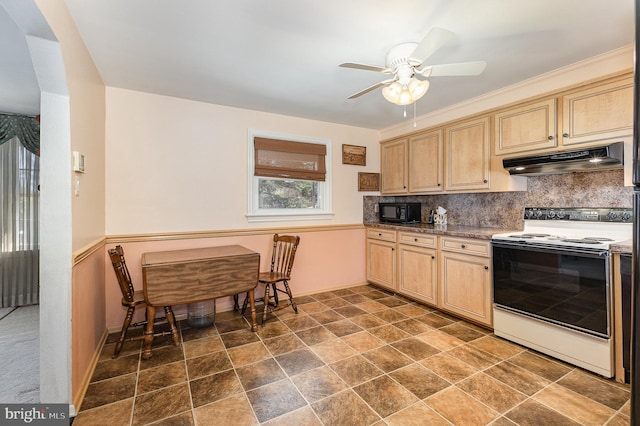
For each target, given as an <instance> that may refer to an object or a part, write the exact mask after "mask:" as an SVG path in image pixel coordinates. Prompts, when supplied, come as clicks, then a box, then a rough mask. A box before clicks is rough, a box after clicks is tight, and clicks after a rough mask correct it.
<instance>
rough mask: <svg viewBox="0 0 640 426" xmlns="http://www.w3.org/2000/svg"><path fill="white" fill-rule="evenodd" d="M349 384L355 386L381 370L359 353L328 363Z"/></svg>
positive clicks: (376, 374)
mask: <svg viewBox="0 0 640 426" xmlns="http://www.w3.org/2000/svg"><path fill="white" fill-rule="evenodd" d="M329 367H331V368H332V369H333V371H335V372H336V374H337V375H338V376H340V377H341V378H342V380H344V381H345V382H346V383H347V384H348V385H349V386H355V385H358V384H360V383H362V382H365V381H367V380H370V379H373V378H374V377H378V376H380V375H381V374H383V371H382V370H380V369H379V368H378V367H376V366H375V365H373V364H372V363H370V362H369V361H368V360H367V359H366V358H364V357H362V356H361V355H356V356H353V357H351V358H346V359H343V360H341V361H338V362H334V363H333V364H331V365H329Z"/></svg>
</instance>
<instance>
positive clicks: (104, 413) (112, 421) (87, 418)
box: [73, 397, 133, 426]
mask: <svg viewBox="0 0 640 426" xmlns="http://www.w3.org/2000/svg"><path fill="white" fill-rule="evenodd" d="M132 408H133V397H132V398H127V399H124V400H121V401H117V402H114V403H111V404H107V405H101V406H99V407H96V408H92V409H85V406H84V403H83V404H82V411H80V413H78V415H77V416H76V417H75V418H74V419H73V424H74V425H75V426H96V425H110V426H120V425H122V426H126V425H129V424H131V409H132Z"/></svg>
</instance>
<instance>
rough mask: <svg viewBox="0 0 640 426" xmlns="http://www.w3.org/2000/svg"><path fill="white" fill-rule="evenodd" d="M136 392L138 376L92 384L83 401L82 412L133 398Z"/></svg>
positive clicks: (122, 377)
mask: <svg viewBox="0 0 640 426" xmlns="http://www.w3.org/2000/svg"><path fill="white" fill-rule="evenodd" d="M135 392H136V375H135V374H134V373H132V374H127V375H125V376H117V377H114V378H112V379H107V380H102V381H100V382H94V383H90V384H89V386H88V387H87V392H86V393H85V395H84V399H83V400H82V411H84V410H89V409H91V408H95V407H99V406H101V405H105V404H110V403H112V402H116V401H120V400H121V399H127V398H131V397H133V396H134V395H135Z"/></svg>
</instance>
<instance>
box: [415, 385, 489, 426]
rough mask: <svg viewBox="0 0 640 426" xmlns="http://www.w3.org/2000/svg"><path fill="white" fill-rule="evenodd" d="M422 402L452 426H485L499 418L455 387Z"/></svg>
mask: <svg viewBox="0 0 640 426" xmlns="http://www.w3.org/2000/svg"><path fill="white" fill-rule="evenodd" d="M424 402H425V403H426V404H427V405H428V406H430V407H431V408H433V409H434V410H435V411H437V412H438V413H439V414H440V415H441V416H443V417H444V418H446V419H447V420H449V421H450V422H451V423H453V424H454V425H461V426H463V425H470V426H471V425H486V424H488V423H489V422H491V421H492V420H494V419H496V418H497V417H498V416H499V414H498V413H497V412H496V411H494V410H492V409H491V408H489V407H487V406H486V405H484V404H482V403H481V402H479V401H478V400H476V399H474V398H472V397H471V396H470V395H469V394H467V393H465V392H463V391H461V390H460V389H458V388H456V387H455V386H450V387H448V388H447V389H445V390H443V391H442V392H438V393H437V394H435V395H432V396H430V397H429V398H427V399H425V400H424Z"/></svg>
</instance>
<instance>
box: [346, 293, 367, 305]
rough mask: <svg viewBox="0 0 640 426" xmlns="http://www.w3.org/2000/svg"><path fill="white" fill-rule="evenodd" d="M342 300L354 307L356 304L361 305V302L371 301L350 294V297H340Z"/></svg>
mask: <svg viewBox="0 0 640 426" xmlns="http://www.w3.org/2000/svg"><path fill="white" fill-rule="evenodd" d="M342 298H343V299H344V300H346V301H347V302H349V303H352V304H354V305H355V304H356V303H362V302H366V301H369V300H371V299H369V298H368V297H366V296H363V295H362V294H350V295H347V296H342Z"/></svg>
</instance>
